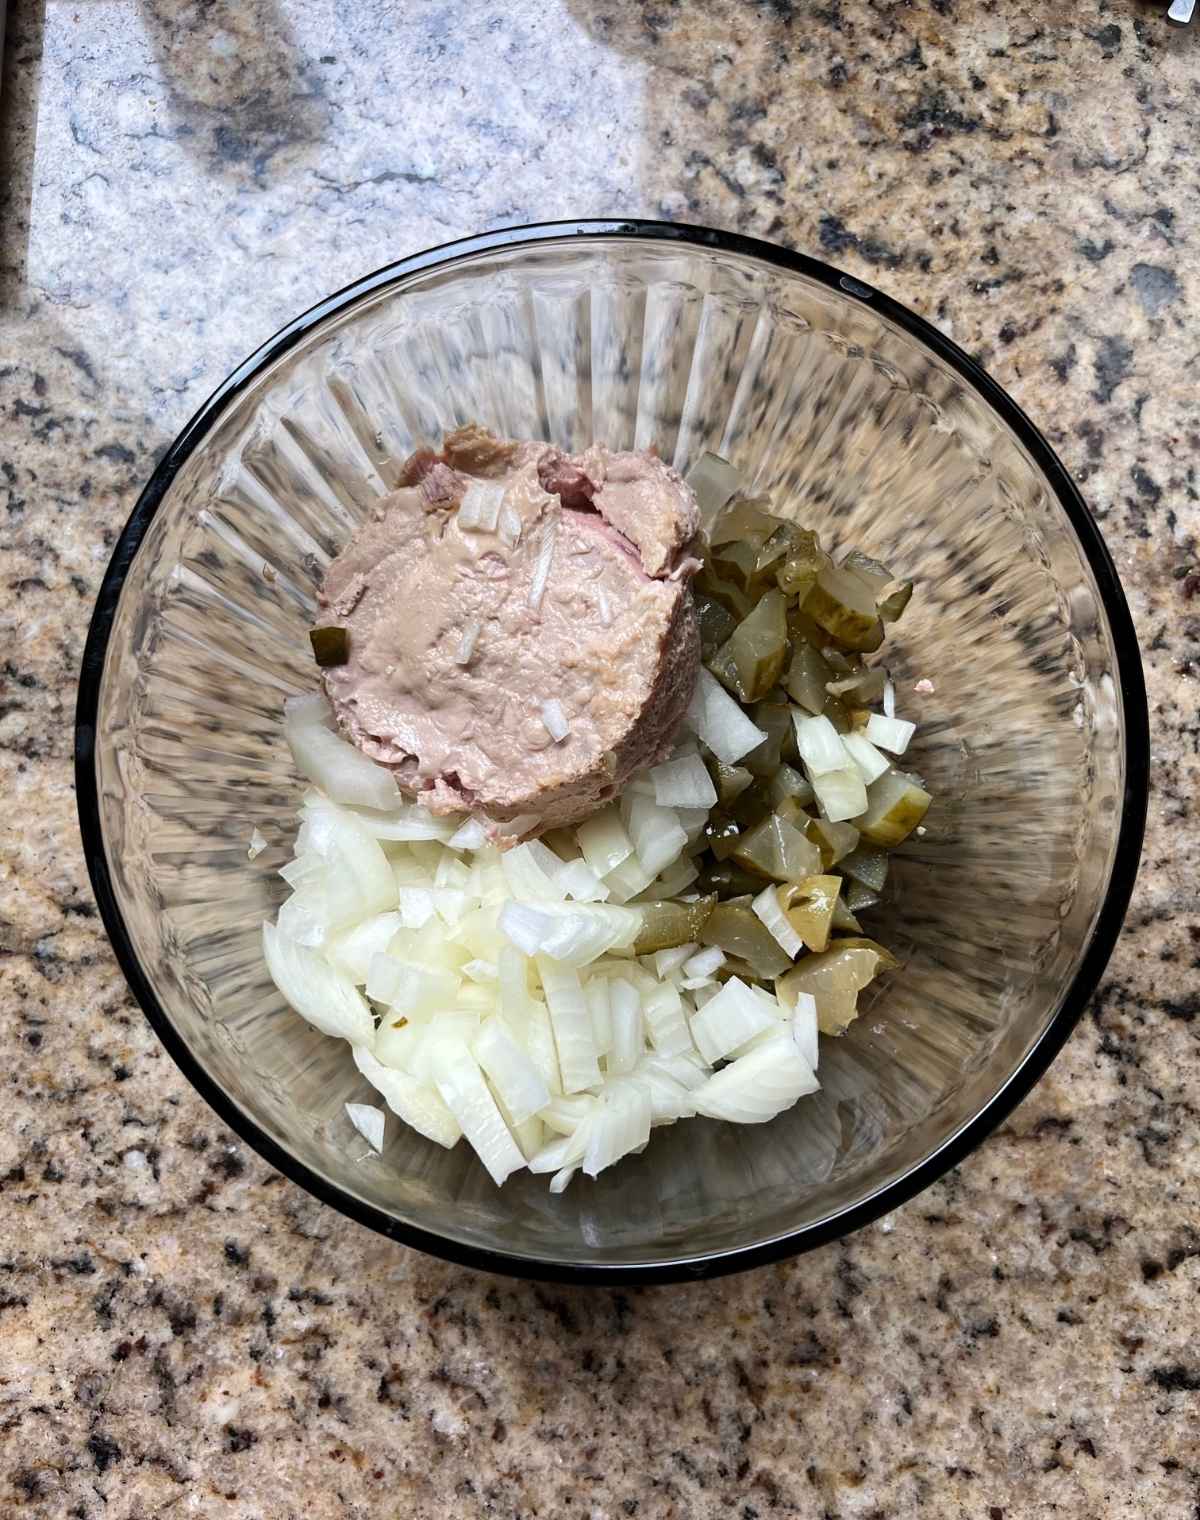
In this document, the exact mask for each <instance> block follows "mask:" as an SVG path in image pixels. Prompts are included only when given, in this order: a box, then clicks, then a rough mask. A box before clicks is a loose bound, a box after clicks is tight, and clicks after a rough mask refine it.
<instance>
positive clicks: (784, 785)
mask: <svg viewBox="0 0 1200 1520" xmlns="http://www.w3.org/2000/svg"><path fill="white" fill-rule="evenodd" d="M767 796H768V797H769V798H770V799H771V801H772V803H773V804H774V805H775V806H776V807H778V806H779V804H780V803H781V802H782V801H783V799H784V798H785V797H794V798H795V799H796V801H797V802H798V803H799V804H800V806H801V807H806V806H807V805H808V804H809V803H810V802H811V801H812V800H813V796H814V793H813V788H812V782H811V781H809V780H808V779H807V778H806V777H804V776H802V775H801V774H800V772H799V771H798V770H796V768H795V767H794V766H791V765H787V764H786V763H784V762H782V761H781V762H780V765H779V768H778V769H777V770H776V772H775V774H774V775H773V776H772V777H771V780H770V783H769V785H768V787H767ZM793 821H794V820H793Z"/></svg>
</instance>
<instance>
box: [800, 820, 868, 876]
mask: <svg viewBox="0 0 1200 1520" xmlns="http://www.w3.org/2000/svg"><path fill="white" fill-rule="evenodd" d="M804 832H805V836H806V837H807V838H808V839H810V840H811V841H812V842H813V844H815V845H816V847H817V849H818V850H820V852H821V864H822V865H823V866H824V867H825V869H826V870H828V869H829V867H830V866H835V865H837V863H838V862H839V861H840V860H842V859H843V858H844V857H845V856H847V855H849V854H850V852H851V851H852V850H853V849H855V847H856V846H857V844H858V830H857V829H856V828H855V827H854V825H853V824H852V823H830V822H829V820H828V819H827V818H814V819H812V820H811V821H810V822H809V824H808V827H807V828H806V829H805V831H804Z"/></svg>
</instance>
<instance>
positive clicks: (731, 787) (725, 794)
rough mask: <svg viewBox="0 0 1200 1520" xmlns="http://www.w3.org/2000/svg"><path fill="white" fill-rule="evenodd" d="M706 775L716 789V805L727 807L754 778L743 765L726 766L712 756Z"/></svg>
mask: <svg viewBox="0 0 1200 1520" xmlns="http://www.w3.org/2000/svg"><path fill="white" fill-rule="evenodd" d="M708 773H709V775H710V776H711V777H712V783H713V786H715V787H716V789H717V805H718V806H719V807H729V805H730V804H731V803H733V802H736V801H737V799H738V798H739V797H740V796H741V795H742V793H743V792H744V791H745V790H746V788H747V787H748V786H750V785H751V784H752V783H753V781H754V777H753V776H752V775H751V773H750V772H749V771H748V770H747V769H746V768H745V766H743V765H726V764H725V762H724V761H723V760H718V759H717V758H716V756H715V755H714V756H713V757H712V758H711V759H710V760H709V762H708Z"/></svg>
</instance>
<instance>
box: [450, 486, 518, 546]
mask: <svg viewBox="0 0 1200 1520" xmlns="http://www.w3.org/2000/svg"><path fill="white" fill-rule="evenodd" d="M505 489H506V488H505V486H504V484H503V483H502V482H501V481H498V480H471V481H469V482H468V483H467V488H466V490H465V491H464V492H463V495H462V500H461V501H460V502H459V504H458V514H457V516H458V526H459V527H460V528H461V529H463V531H464V532H483V533H494V532H495V531H496V523H497V522H498V520H499V517H500V508H501V505H502V504H503V502H504V493H505Z"/></svg>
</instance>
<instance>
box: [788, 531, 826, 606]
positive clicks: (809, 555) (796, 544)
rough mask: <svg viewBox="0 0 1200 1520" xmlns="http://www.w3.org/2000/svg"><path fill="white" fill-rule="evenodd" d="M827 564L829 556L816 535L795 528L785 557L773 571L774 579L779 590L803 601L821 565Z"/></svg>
mask: <svg viewBox="0 0 1200 1520" xmlns="http://www.w3.org/2000/svg"><path fill="white" fill-rule="evenodd" d="M827 564H829V556H828V555H827V554H826V553H825V551H824V550H823V549H822V548H821V544H820V540H819V539H818V538H817V535H816V534H815V533H810V532H808V531H807V530H805V529H797V530H796V536H795V538H794V540H793V542H792V546H791V548H790V549H789V550H788V553H787V557H786V558H785V559H784V562H783V564H782V565H780V566H779V568H778V569H777V570H776V572H775V580H776V582H777V584H778V586H779V589H780V590H781V591H785V592H786V593H787V594H788V596H795V597H799V599H800V600H801V601H803V600H804V598H805V597H806V596H807V595H808V593H809V591H810V589H811V588H812V584H813V582H814V581H815V580H816V578H817V575H818V574H819V573H820V571H821V569H822V567H823V566H825V565H827Z"/></svg>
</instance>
